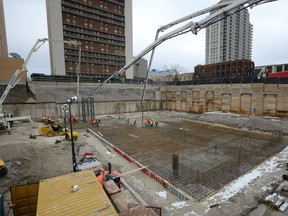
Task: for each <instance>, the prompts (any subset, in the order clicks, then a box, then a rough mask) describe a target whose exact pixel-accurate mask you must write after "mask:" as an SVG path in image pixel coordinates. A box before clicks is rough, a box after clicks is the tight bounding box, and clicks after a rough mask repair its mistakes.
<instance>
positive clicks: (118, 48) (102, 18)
mask: <svg viewBox="0 0 288 216" xmlns="http://www.w3.org/2000/svg"><path fill="white" fill-rule="evenodd" d="M46 6H47V20H48V34H49V39H51V40H52V42H50V43H49V49H50V61H51V74H52V75H76V73H77V72H78V71H77V68H78V64H79V56H80V54H79V52H80V49H79V46H78V45H77V44H71V43H67V42H66V43H63V42H62V43H61V42H60V41H63V40H64V41H77V42H80V43H81V64H80V74H81V76H90V77H94V76H96V77H97V76H98V77H103V76H104V77H105V76H110V75H112V74H114V73H115V72H116V71H118V70H119V69H121V68H122V67H123V66H124V65H125V64H126V62H128V61H130V60H131V59H132V57H133V53H132V51H133V46H132V41H133V39H132V0H125V1H124V0H105V1H103V0H61V1H59V0H46ZM124 75H125V76H126V77H127V78H133V69H132V68H130V69H128V70H127V71H126V74H124Z"/></svg>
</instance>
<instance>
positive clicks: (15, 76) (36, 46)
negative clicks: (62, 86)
mask: <svg viewBox="0 0 288 216" xmlns="http://www.w3.org/2000/svg"><path fill="white" fill-rule="evenodd" d="M46 41H50V42H62V43H68V44H72V45H76V46H79V60H78V61H79V63H78V65H77V74H78V77H79V73H80V64H81V43H80V42H78V41H66V40H52V39H48V38H42V39H38V40H37V41H36V42H35V44H34V46H33V47H32V48H31V50H30V52H29V53H28V55H27V57H26V59H25V61H24V63H23V65H22V67H21V68H20V69H18V70H16V71H15V73H14V74H13V76H12V78H11V79H10V81H9V83H8V85H7V87H6V89H5V91H4V93H3V94H2V96H1V98H0V113H1V112H2V104H3V102H4V100H5V99H6V97H7V95H8V93H9V91H10V90H11V89H12V88H14V87H15V85H16V84H17V83H18V82H19V81H20V80H21V78H22V77H23V76H24V75H25V74H26V73H27V72H28V70H27V64H28V62H29V60H30V58H31V56H32V54H33V53H34V52H36V51H37V50H38V49H39V48H40V47H41V46H42V45H43V44H44V43H45V42H46ZM18 77H19V78H18Z"/></svg>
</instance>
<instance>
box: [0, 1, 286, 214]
mask: <svg viewBox="0 0 288 216" xmlns="http://www.w3.org/2000/svg"><path fill="white" fill-rule="evenodd" d="M47 2H48V1H47ZM62 2H64V6H62V8H63V9H64V10H67V11H70V12H72V14H75V13H76V14H77V13H78V12H79V10H80V11H81V10H82V9H83V10H84V12H85V16H88V15H89V13H90V12H91V11H92V10H88V9H87V7H86V6H85V7H83V8H82V4H84V5H85V4H86V3H87V2H86V1H84V3H82V2H81V3H80V2H77V4H76V6H77V7H76V6H75V7H76V8H77V10H75V11H74V9H73V10H71V8H70V7H72V8H73V7H74V6H73V5H72V4H71V2H66V1H62ZM107 2H108V3H109V4H110V3H111V2H113V1H107ZM107 2H105V5H104V7H105V6H106V9H107V4H108V3H107ZM269 2H271V1H270V0H259V1H248V0H237V1H233V2H230V1H224V2H220V4H216V5H214V6H211V7H208V8H206V9H203V10H200V11H198V12H195V13H193V14H191V15H189V16H186V17H183V18H181V19H179V20H175V21H174V22H172V23H170V24H168V25H166V26H162V27H161V28H160V29H158V31H157V34H156V38H155V41H154V42H153V43H151V44H150V45H149V46H148V47H146V48H145V49H144V50H143V51H141V52H140V53H139V54H138V55H137V56H135V57H133V58H132V57H131V58H132V59H131V60H129V61H125V55H126V54H125V55H124V53H122V54H123V56H122V57H123V58H121V62H115V61H112V60H111V59H112V58H114V57H111V55H110V56H109V55H107V56H105V55H100V54H99V55H96V56H97V57H95V58H94V57H93V56H92V55H91V54H89V53H88V52H87V50H86V51H84V52H82V51H81V48H84V46H82V45H83V43H82V44H81V42H79V41H74V40H54V39H51V38H49V39H48V38H42V39H38V40H37V41H36V43H35V45H34V46H33V48H32V49H31V51H30V53H29V54H28V56H27V58H26V59H25V60H24V61H23V59H21V57H20V58H19V55H18V57H17V55H15V54H14V56H15V58H16V59H15V63H17V64H13V63H11V62H10V60H11V59H9V58H6V59H4V61H3V62H4V64H3V65H5V67H3V68H4V69H5V70H7V71H9V73H11V71H13V72H14V70H15V72H14V74H13V76H12V78H11V80H10V81H9V82H8V80H9V79H10V77H9V78H7V77H4V78H5V79H4V82H3V83H0V93H1V95H2V96H1V100H0V129H1V130H0V216H12V215H14V216H18V215H103V216H106V215H120V216H134V215H147V216H150V215H151V216H155V215H160V216H161V215H183V216H188V215H192V216H222V215H231V216H244V215H247V216H268V215H269V216H284V215H287V211H288V210H287V209H288V146H287V144H288V139H287V135H288V120H287V116H288V109H287V101H288V95H287V88H288V84H287V80H286V79H280V78H281V77H280V76H278V77H277V76H276V75H275V74H274V75H275V76H274V77H272V76H271V77H269V76H270V75H271V74H269V73H268V72H267V71H266V69H265V68H263V71H262V70H261V71H262V72H261V76H254V74H252V68H250V69H251V70H250V69H249V71H245V70H244V68H246V66H247V65H246V66H245V67H244V66H243V68H242V69H243V70H242V69H241V70H240V66H239V67H238V66H237V64H236V66H237V74H238V75H239V76H238V77H234V78H233V77H230V78H228V77H226V76H228V75H229V74H230V75H231V76H234V75H236V71H232V70H234V69H235V65H234V66H231V68H230V66H229V67H228V66H227V71H221V70H222V69H221V67H220V66H219V65H218V67H217V66H215V68H218V69H217V71H216V69H215V68H213V67H211V68H210V69H211V70H210V69H209V70H208V71H206V72H207V74H206V75H205V76H204V78H205V79H203V80H200V79H199V80H198V78H199V77H200V76H198V75H201V73H202V72H203V73H204V72H205V70H206V69H204V67H203V68H200V66H199V71H198V72H199V74H197V77H195V79H196V80H193V83H192V84H191V85H190V84H189V85H187V83H186V84H185V82H184V83H181V82H176V84H173V83H163V82H156V81H154V80H150V83H149V79H148V73H149V71H150V66H149V67H148V68H147V71H146V70H145V73H147V76H146V79H144V78H143V80H141V79H140V81H139V80H137V79H130V78H127V77H125V73H126V72H127V73H126V75H128V74H129V73H130V70H129V73H128V69H129V68H130V67H131V66H133V65H134V64H137V63H136V62H137V61H138V60H140V59H141V58H142V57H144V56H145V55H146V54H147V53H149V52H152V55H151V59H150V62H152V58H153V54H154V50H155V48H156V47H157V46H158V45H160V44H161V43H162V42H164V41H165V40H168V39H171V38H173V37H176V36H179V35H181V34H185V33H187V32H192V33H193V34H195V35H196V34H197V32H198V31H200V30H202V29H204V28H206V27H208V26H210V25H213V24H215V23H217V22H219V21H221V20H222V19H227V17H230V16H232V15H233V14H237V13H240V12H241V11H242V10H246V9H247V8H249V7H254V6H257V5H258V4H262V3H269ZM50 3H51V1H50ZM54 3H56V1H55V2H54ZM74 3H75V2H74ZM93 3H95V2H93ZM102 3H103V1H101V2H100V6H101V8H102V7H103V5H102ZM114 3H115V2H114ZM78 4H80V5H81V7H80V6H79V8H78ZM88 4H90V5H92V2H90V1H89V3H88ZM119 4H120V5H121V6H124V5H125V1H124V2H120V3H119ZM120 5H118V6H119V7H117V8H118V9H119V12H120V13H121V10H123V11H124V7H121V6H120ZM58 6H59V5H58ZM100 6H99V7H100ZM51 8H53V7H51ZM111 8H112V7H111ZM111 8H110V9H111ZM78 9H79V10H78ZM114 9H115V10H116V8H114ZM120 9H121V10H120ZM100 10H102V9H100ZM216 10H217V11H216ZM51 11H53V12H54V10H53V9H52V10H51ZM55 11H56V10H55ZM97 11H98V10H97ZM88 12H89V13H88ZM98 12H99V11H98ZM210 12H213V13H210ZM82 13H83V12H82V11H81V13H80V14H81V16H82V15H83V14H82ZM205 13H210V15H208V16H207V17H206V18H204V19H202V20H200V21H199V22H192V21H191V22H189V23H187V24H185V25H183V26H181V27H178V28H175V29H174V30H172V31H170V32H169V33H167V34H165V35H163V36H161V37H159V38H158V36H159V35H158V34H159V32H160V31H161V32H163V31H165V30H166V29H168V28H170V27H172V26H174V25H176V24H179V23H182V22H183V21H187V20H189V19H192V18H194V17H198V16H200V15H202V14H205ZM51 14H53V13H51ZM54 15H55V14H54ZM58 15H59V14H58ZM60 15H61V14H60ZM60 15H59V17H61V18H62V15H61V16H60ZM102 15H103V13H102ZM89 16H90V15H89ZM103 16H104V15H103ZM105 16H106V15H105ZM94 17H95V16H94ZM68 18H70V15H69V16H67V19H66V21H67V20H68V21H67V22H69V23H70V19H68ZM74 18H75V17H74ZM74 18H73V19H74ZM97 18H99V17H97ZM105 19H106V18H105ZM79 20H82V18H81V19H79ZM79 20H78V22H79ZM123 20H124V17H123ZM123 20H122V21H123ZM84 21H85V20H84ZM86 21H87V19H86ZM86 21H85V22H86ZM100 21H101V26H100V27H102V28H101V31H102V30H103V26H102V25H103V23H102V21H103V19H102V18H100ZM110 21H111V20H110V18H109V20H108V21H107V22H108V23H110ZM56 23H58V22H56ZM74 24H76V18H75V20H74ZM85 24H86V26H88V24H87V23H84V26H85ZM121 25H122V24H121ZM123 26H124V23H123ZM90 27H91V28H92V27H93V25H92V21H91V22H90ZM65 28H66V26H65ZM83 28H86V27H83ZM105 28H106V26H105ZM51 29H54V28H51ZM117 29H118V28H117ZM123 29H124V28H123ZM70 30H71V29H70ZM78 30H79V28H78ZM118 30H119V32H120V30H122V26H121V29H118ZM118 30H116V28H115V30H114V33H118ZM71 31H72V30H71ZM73 31H74V30H73ZM80 31H81V30H80ZM82 31H84V30H83V29H82ZM101 31H100V32H101ZM106 31H108V24H107V28H106ZM94 33H95V32H94ZM102 33H103V32H101V34H100V33H99V32H98V36H99V35H100V36H99V37H98V38H97V40H100V37H102V36H103V35H102ZM114 33H113V34H114ZM65 34H66V32H65ZM121 34H122V31H121ZM89 35H90V36H91V33H89ZM78 36H79V34H78ZM104 36H105V37H107V35H104ZM104 36H103V37H104ZM81 37H82V39H81V40H83V41H82V42H84V41H85V44H86V46H85V49H89V47H88V44H89V43H88V42H87V40H86V39H87V38H86V39H83V37H84V35H81ZM90 39H91V38H90ZM94 39H95V40H96V38H92V39H91V40H94ZM106 39H107V38H106ZM122 39H123V40H124V37H123V38H121V40H122ZM45 42H47V43H50V45H51V44H54V45H55V46H56V47H57V48H59V49H61V52H62V51H63V52H64V49H70V48H71V47H72V48H71V49H72V50H73V52H70V54H71V56H73V57H69V56H65V59H68V60H69V59H70V60H71V59H72V60H73V61H72V60H71V62H73V67H72V64H71V62H69V65H70V67H66V70H67V68H68V70H69V72H67V71H66V75H69V77H68V76H65V75H63V74H62V75H63V76H62V75H61V76H57V75H55V76H54V75H53V76H51V77H50V76H44V75H43V76H42V75H41V74H38V75H34V76H33V77H34V80H33V78H31V79H26V78H27V77H26V74H27V72H28V70H27V67H26V66H27V63H28V61H29V59H30V57H31V56H32V53H33V52H35V51H37V50H38V49H39V48H40V47H41V46H42V45H43V44H44V43H45ZM102 42H103V41H102ZM102 42H101V43H102ZM106 42H107V41H104V42H103V44H101V47H100V45H99V47H100V48H101V49H102V51H103V52H104V44H105V43H106ZM110 42H111V40H109V41H108V42H107V43H109V44H110ZM130 42H131V41H130ZM60 43H61V44H62V45H63V47H62V45H61V46H60V45H59V44H60ZM65 43H68V45H67V44H66V45H67V46H66V45H65V46H64V44H65ZM56 44H57V45H56ZM123 44H124V45H123V48H126V47H125V43H123ZM90 45H91V50H94V47H93V46H94V45H93V43H90ZM109 46H110V45H109ZM117 46H118V45H117ZM121 46H122V45H121ZM65 47H66V48H65ZM67 47H68V48H67ZM69 47H70V48H69ZM99 47H98V48H99ZM95 48H96V46H95ZM105 48H106V52H108V51H109V49H108V44H106V45H105ZM54 49H55V50H56V48H54ZM127 49H128V48H127ZM55 50H54V51H55ZM76 50H77V51H76ZM120 50H121V52H122V47H121V49H119V52H120ZM66 51H67V50H65V53H69V52H66ZM102 51H101V52H102ZM110 51H111V49H110ZM116 51H117V52H116ZM115 53H116V54H117V55H116V56H118V57H119V56H120V57H121V55H118V54H119V53H118V47H117V49H116V50H115ZM115 53H114V54H115ZM63 54H64V53H63ZM70 54H69V55H70ZM82 54H84V57H83V56H82V57H81V55H82ZM102 54H103V53H102ZM67 55H68V54H67ZM85 55H86V56H85ZM76 56H77V57H76ZM87 56H89V58H90V57H91V59H97V61H98V63H99V62H101V61H102V60H99V59H100V58H103V59H105V61H109V63H111V64H112V65H113V69H112V67H110V69H111V70H108V68H109V67H108V65H106V66H104V65H105V64H106V63H107V62H106V63H103V62H102V63H101V64H102V67H101V66H100V64H98V63H97V64H96V63H95V65H96V66H95V65H94V63H93V64H91V65H89V63H87V62H86V63H85V61H88V60H89V58H88V57H87ZM54 57H55V56H54ZM62 57H63V56H62ZM62 57H61V58H62ZM118 57H117V58H118ZM110 58H111V59H110ZM56 59H57V58H56ZM91 59H90V60H91ZM119 59H120V58H118V60H119ZM70 60H69V61H70ZM81 60H84V64H83V63H81ZM122 60H123V62H122ZM65 61H66V60H65ZM59 62H60V61H59ZM124 62H125V65H124V66H123V65H121V67H120V66H119V65H120V63H121V64H122V63H124ZM62 63H63V65H62ZM62 63H61V65H62V66H63V70H61V73H62V72H63V73H64V72H65V67H64V59H63V62H62ZM251 63H252V62H250V61H249V63H247V64H248V65H250V66H251V67H252V66H253V65H252V64H251ZM118 64H119V65H118ZM81 65H82V66H84V67H85V68H86V72H88V71H90V72H92V71H94V66H95V69H96V68H97V70H96V71H97V72H99V71H100V69H101V70H102V72H103V73H104V68H106V72H107V73H106V72H105V73H106V74H105V76H103V77H102V75H103V74H101V76H94V77H93V79H92V77H91V78H89V77H88V76H87V77H84V76H83V77H80V75H81ZM116 65H117V67H116ZM122 66H123V67H122ZM138 66H139V65H138ZM253 67H254V66H253ZM283 68H284V69H285V67H283ZM220 69H221V70H220ZM238 69H239V71H238ZM82 70H83V68H82ZM114 70H116V72H112V71H114ZM225 70H226V69H225ZM55 71H56V69H55ZM240 71H242V72H241V73H240ZM108 72H109V73H108ZM214 72H215V73H214ZM266 72H267V73H266ZM270 72H271V73H272V72H273V71H272V70H271V71H270ZM282 72H283V71H282ZM212 73H214V75H213V74H212ZM275 73H277V72H275ZM283 73H284V75H283V77H285V76H286V73H287V72H283ZM22 75H24V76H22ZM70 75H71V76H70ZM74 75H75V76H74ZM86 75H89V73H86ZM90 75H91V74H90ZM92 75H95V74H92ZM130 75H131V74H129V76H130ZM212 75H213V76H212ZM218 75H219V76H220V77H218V78H221V79H216V78H217V76H218ZM230 75H229V76H230ZM248 75H249V76H250V77H247V76H248ZM5 76H6V75H5ZM7 76H8V72H7ZM210 76H211V78H212V79H211V80H209V79H206V78H207V77H210ZM221 76H222V77H221ZM244 76H246V77H244ZM281 76H282V75H281ZM23 77H24V78H23ZM283 77H282V78H283ZM70 78H71V79H70ZM247 80H248V81H247ZM194 81H195V82H194ZM104 84H105V85H104ZM14 87H15V88H14ZM74 95H75V96H74ZM2 110H3V111H5V112H2Z"/></svg>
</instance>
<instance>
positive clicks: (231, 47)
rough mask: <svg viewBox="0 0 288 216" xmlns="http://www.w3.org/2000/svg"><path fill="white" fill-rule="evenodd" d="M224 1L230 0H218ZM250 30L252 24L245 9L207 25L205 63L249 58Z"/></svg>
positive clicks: (250, 54)
mask: <svg viewBox="0 0 288 216" xmlns="http://www.w3.org/2000/svg"><path fill="white" fill-rule="evenodd" d="M225 1H230V0H222V1H220V2H225ZM214 12H216V11H214ZM211 13H213V12H211ZM252 31H253V26H252V24H251V23H250V21H249V13H248V10H247V9H244V10H241V11H240V12H238V13H236V14H233V15H232V16H229V17H227V18H225V19H223V20H221V21H219V22H217V23H215V24H213V25H211V26H209V27H207V28H206V47H205V64H214V63H218V62H226V61H235V60H243V59H245V60H251V57H252Z"/></svg>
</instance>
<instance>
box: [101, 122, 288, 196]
mask: <svg viewBox="0 0 288 216" xmlns="http://www.w3.org/2000/svg"><path fill="white" fill-rule="evenodd" d="M161 125H162V126H161V127H160V125H159V127H158V128H155V127H142V126H140V125H138V126H137V127H135V126H132V125H128V124H124V123H123V122H122V123H121V124H118V125H117V124H114V125H113V128H111V127H106V126H103V127H101V128H99V131H100V132H101V133H102V134H103V135H104V137H105V138H106V139H107V140H109V141H110V142H111V143H113V144H114V145H116V146H117V147H119V148H120V149H122V150H123V151H124V152H126V153H127V154H129V155H130V156H131V157H133V158H135V159H136V160H138V161H139V162H140V163H142V164H144V165H145V166H148V168H149V169H150V170H152V171H154V172H155V173H157V174H158V175H160V176H162V177H163V178H164V179H166V180H167V181H169V182H170V183H172V184H173V185H175V186H176V187H178V188H180V189H181V190H183V191H184V192H185V193H187V194H189V195H191V196H193V197H194V198H196V199H198V200H201V199H203V198H205V197H206V196H208V195H209V194H211V193H213V192H214V191H215V190H218V189H219V188H221V187H223V186H224V185H225V184H227V183H229V182H231V181H232V180H234V179H235V178H237V177H239V176H241V175H243V174H244V173H246V172H247V171H249V170H251V169H252V168H253V167H255V166H257V165H258V164H260V163H261V162H263V161H264V160H266V159H267V158H269V157H270V156H272V155H273V154H275V153H277V152H279V151H281V150H282V149H283V148H284V147H285V146H287V143H286V142H284V141H283V140H281V136H274V135H264V134H260V133H252V132H249V131H243V130H237V129H231V128H224V127H219V126H215V125H212V126H211V125H207V124H201V123H195V122H189V121H185V120H184V119H170V120H166V121H162V122H161ZM115 128H117V130H115ZM173 155H174V156H176V157H177V158H178V161H177V163H176V164H177V166H176V167H173V165H172V163H173V162H172V158H173Z"/></svg>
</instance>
